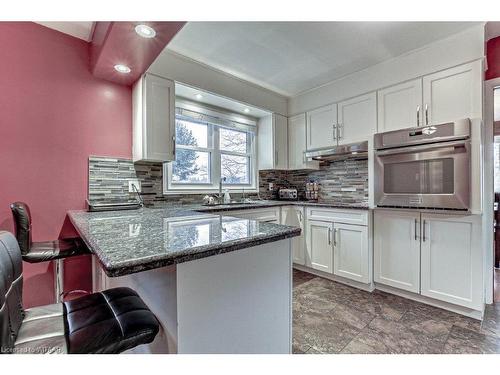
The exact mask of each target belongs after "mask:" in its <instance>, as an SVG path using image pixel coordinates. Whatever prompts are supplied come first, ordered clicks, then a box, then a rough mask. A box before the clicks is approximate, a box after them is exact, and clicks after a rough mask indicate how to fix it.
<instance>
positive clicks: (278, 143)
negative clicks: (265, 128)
mask: <svg viewBox="0 0 500 375" xmlns="http://www.w3.org/2000/svg"><path fill="white" fill-rule="evenodd" d="M273 131H274V154H273V156H274V168H275V169H288V120H287V118H286V117H285V116H281V115H278V114H273Z"/></svg>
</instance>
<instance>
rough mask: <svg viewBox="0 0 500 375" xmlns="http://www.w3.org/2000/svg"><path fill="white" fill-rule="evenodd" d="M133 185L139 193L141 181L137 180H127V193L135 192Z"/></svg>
mask: <svg viewBox="0 0 500 375" xmlns="http://www.w3.org/2000/svg"><path fill="white" fill-rule="evenodd" d="M134 186H135V187H136V189H137V191H138V192H139V193H140V192H141V183H140V182H139V180H137V179H135V180H128V192H129V193H135V192H136V190H135V189H134Z"/></svg>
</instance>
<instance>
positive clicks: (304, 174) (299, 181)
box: [259, 160, 368, 205]
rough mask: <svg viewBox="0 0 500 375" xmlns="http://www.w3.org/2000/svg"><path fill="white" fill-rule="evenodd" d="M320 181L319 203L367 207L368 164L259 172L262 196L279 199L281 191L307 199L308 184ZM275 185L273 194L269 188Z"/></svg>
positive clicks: (351, 162)
mask: <svg viewBox="0 0 500 375" xmlns="http://www.w3.org/2000/svg"><path fill="white" fill-rule="evenodd" d="M309 181H317V182H318V183H319V185H320V187H319V201H321V202H329V203H334V204H347V205H353V204H355V205H358V204H359V205H368V160H344V161H336V162H333V163H330V164H326V165H322V166H321V167H320V169H319V170H297V171H278V170H271V171H260V172H259V190H260V196H261V197H262V198H265V199H273V198H276V194H277V190H278V188H279V187H289V188H295V189H297V192H298V195H299V199H305V184H306V182H309ZM270 182H272V183H274V185H275V188H274V191H272V192H270V191H269V189H268V187H269V183H270Z"/></svg>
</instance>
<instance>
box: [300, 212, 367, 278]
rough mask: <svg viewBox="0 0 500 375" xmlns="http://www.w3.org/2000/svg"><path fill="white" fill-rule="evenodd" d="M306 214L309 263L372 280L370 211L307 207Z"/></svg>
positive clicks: (326, 269)
mask: <svg viewBox="0 0 500 375" xmlns="http://www.w3.org/2000/svg"><path fill="white" fill-rule="evenodd" d="M306 218H307V225H306V230H305V231H306V254H307V255H306V257H307V258H308V262H306V266H308V267H311V268H313V269H315V270H319V271H323V272H326V273H330V274H333V275H336V276H340V277H343V278H346V279H350V280H354V281H357V282H360V283H364V284H368V283H370V282H371V273H370V269H371V264H370V261H371V258H370V247H369V241H368V226H367V225H368V212H363V211H353V210H334V209H325V208H308V209H307V210H306Z"/></svg>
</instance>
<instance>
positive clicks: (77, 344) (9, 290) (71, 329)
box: [0, 231, 159, 354]
mask: <svg viewBox="0 0 500 375" xmlns="http://www.w3.org/2000/svg"><path fill="white" fill-rule="evenodd" d="M21 259H22V256H21V251H20V249H19V245H18V242H17V241H16V238H15V237H14V236H13V235H12V234H11V233H9V232H5V231H0V353H20V354H21V353H27V354H38V353H69V354H73V353H87V354H88V353H121V352H123V351H125V350H128V349H131V348H134V347H136V346H137V345H141V344H147V343H150V342H152V341H153V340H154V338H155V337H156V335H157V334H158V331H159V324H158V321H157V319H156V317H155V316H154V314H153V313H152V312H151V311H150V310H149V309H148V307H147V306H146V305H145V304H144V302H143V301H142V299H141V298H140V297H139V296H138V295H137V293H135V292H134V291H133V290H132V289H129V288H114V289H108V290H105V291H103V292H100V293H94V294H90V295H87V296H83V297H80V298H77V299H74V300H72V301H69V302H64V303H58V304H53V305H47V306H40V307H34V308H31V309H27V310H24V309H23V307H22V293H23V274H22V267H23V265H22V260H21Z"/></svg>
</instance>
